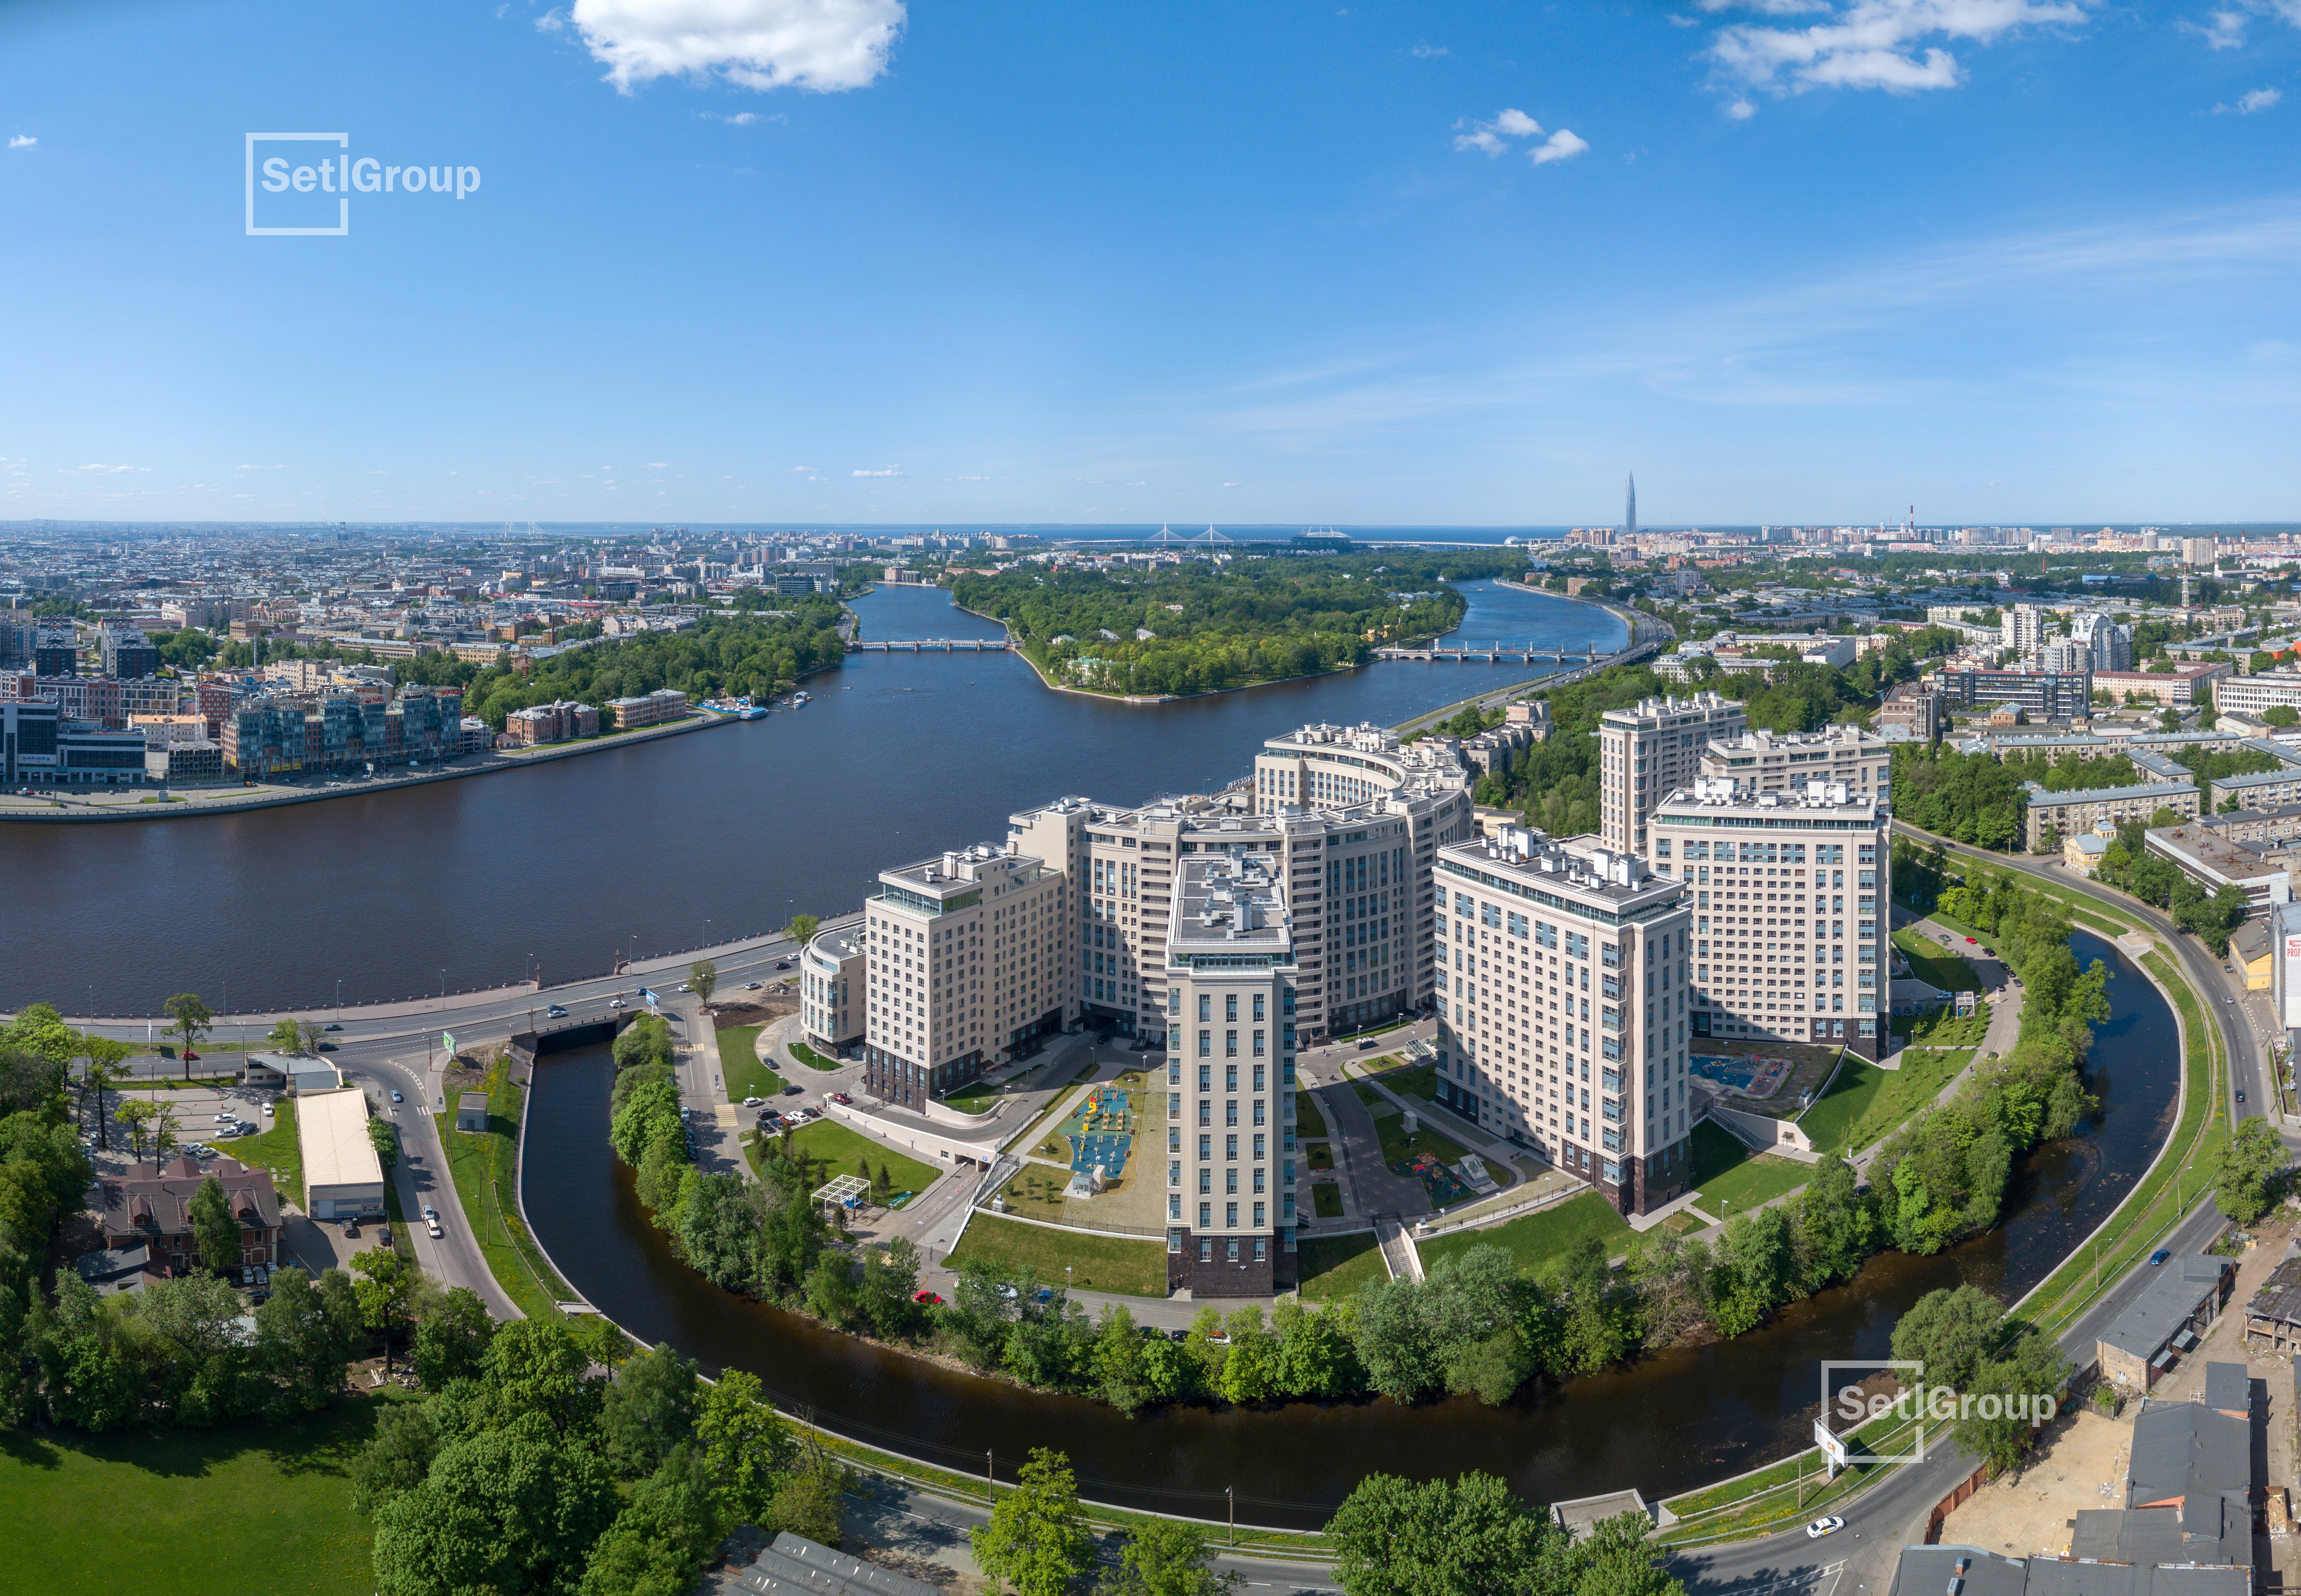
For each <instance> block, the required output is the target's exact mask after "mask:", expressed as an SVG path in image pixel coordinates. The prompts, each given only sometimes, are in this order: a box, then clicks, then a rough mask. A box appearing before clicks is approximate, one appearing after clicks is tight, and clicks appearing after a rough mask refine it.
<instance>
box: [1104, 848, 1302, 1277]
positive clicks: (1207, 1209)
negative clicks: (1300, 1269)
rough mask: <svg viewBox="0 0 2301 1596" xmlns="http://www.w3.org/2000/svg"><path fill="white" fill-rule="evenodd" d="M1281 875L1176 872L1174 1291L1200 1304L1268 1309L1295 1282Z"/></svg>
mask: <svg viewBox="0 0 2301 1596" xmlns="http://www.w3.org/2000/svg"><path fill="white" fill-rule="evenodd" d="M1275 863H1276V861H1274V860H1271V859H1269V858H1268V857H1258V856H1243V855H1213V856H1207V855H1201V856H1196V857H1193V858H1189V859H1184V860H1183V861H1182V863H1181V865H1180V866H1179V868H1178V869H1177V871H1176V878H1175V887H1174V898H1175V914H1174V920H1173V923H1172V924H1171V926H1170V927H1169V928H1168V930H1167V940H1166V968H1165V971H1164V976H1165V984H1166V987H1167V1008H1168V1021H1169V1035H1168V1040H1167V1090H1166V1099H1167V1100H1166V1116H1165V1125H1166V1140H1167V1145H1166V1149H1165V1152H1166V1158H1165V1164H1166V1176H1167V1285H1168V1287H1169V1289H1173V1288H1176V1287H1183V1286H1187V1287H1189V1288H1190V1290H1191V1293H1192V1296H1193V1297H1199V1296H1210V1297H1212V1296H1225V1297H1238V1296H1244V1297H1267V1296H1269V1295H1271V1294H1272V1293H1273V1292H1274V1291H1284V1290H1285V1289H1287V1288H1288V1287H1290V1286H1292V1285H1293V1283H1294V1281H1295V1269H1294V1217H1295V1214H1294V1192H1295V1184H1294V1174H1295V1166H1294V1092H1293V1086H1294V1024H1293V1007H1294V986H1293V979H1294V974H1295V964H1294V950H1293V932H1292V929H1291V928H1290V926H1289V925H1288V923H1287V915H1286V904H1285V898H1284V895H1283V894H1282V893H1281V892H1280V890H1279V886H1278V876H1277V872H1276V870H1275V869H1274V868H1273V865H1274V864H1275ZM1147 1151H1148V1149H1142V1151H1138V1153H1137V1157H1142V1156H1143V1153H1144V1152H1147Z"/></svg>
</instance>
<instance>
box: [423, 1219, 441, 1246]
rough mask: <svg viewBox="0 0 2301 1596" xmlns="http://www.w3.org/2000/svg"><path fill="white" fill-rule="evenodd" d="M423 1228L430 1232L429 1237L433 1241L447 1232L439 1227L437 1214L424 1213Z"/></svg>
mask: <svg viewBox="0 0 2301 1596" xmlns="http://www.w3.org/2000/svg"><path fill="white" fill-rule="evenodd" d="M423 1228H424V1229H425V1230H427V1231H430V1232H431V1239H432V1240H433V1241H438V1240H439V1238H440V1237H441V1236H444V1235H446V1234H447V1232H445V1231H443V1230H441V1229H440V1228H439V1216H438V1215H437V1214H426V1215H425V1216H423Z"/></svg>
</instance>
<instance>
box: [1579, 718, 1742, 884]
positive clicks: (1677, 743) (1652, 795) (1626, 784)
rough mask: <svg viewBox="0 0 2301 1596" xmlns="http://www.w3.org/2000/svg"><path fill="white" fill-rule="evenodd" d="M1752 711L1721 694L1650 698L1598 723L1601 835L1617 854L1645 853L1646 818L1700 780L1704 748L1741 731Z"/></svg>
mask: <svg viewBox="0 0 2301 1596" xmlns="http://www.w3.org/2000/svg"><path fill="white" fill-rule="evenodd" d="M1748 724H1749V717H1748V716H1747V715H1746V714H1744V713H1743V709H1742V706H1740V705H1739V704H1736V703H1732V702H1730V701H1728V700H1727V699H1725V698H1719V696H1718V695H1717V694H1716V693H1696V694H1694V695H1693V696H1692V697H1690V698H1648V699H1645V700H1644V702H1642V703H1640V704H1638V705H1636V706H1635V707H1633V708H1629V709H1610V710H1608V711H1607V712H1606V713H1605V714H1604V715H1602V717H1600V719H1599V722H1598V742H1599V774H1598V796H1599V805H1598V834H1599V835H1600V836H1601V837H1602V838H1603V839H1604V840H1605V843H1606V846H1607V847H1608V848H1611V849H1612V850H1613V851H1615V852H1616V853H1625V854H1643V853H1644V852H1645V848H1646V816H1647V815H1649V814H1651V813H1652V812H1653V806H1655V805H1656V804H1658V803H1660V802H1661V800H1662V799H1664V798H1668V797H1669V795H1670V794H1671V793H1672V792H1674V791H1676V790H1678V788H1680V787H1683V786H1685V785H1686V783H1687V782H1689V781H1693V780H1694V776H1695V774H1696V773H1697V771H1698V766H1699V762H1700V760H1701V757H1702V753H1703V749H1704V748H1708V747H1709V746H1710V744H1711V742H1712V741H1714V740H1718V739H1720V738H1731V737H1737V736H1739V735H1740V734H1741V732H1742V730H1743V728H1744V727H1745V726H1746V725H1748Z"/></svg>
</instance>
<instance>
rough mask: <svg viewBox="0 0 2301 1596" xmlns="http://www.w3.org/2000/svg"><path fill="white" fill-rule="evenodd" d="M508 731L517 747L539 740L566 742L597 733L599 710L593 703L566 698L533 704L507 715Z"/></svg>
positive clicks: (505, 724)
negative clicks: (581, 702)
mask: <svg viewBox="0 0 2301 1596" xmlns="http://www.w3.org/2000/svg"><path fill="white" fill-rule="evenodd" d="M504 732H505V735H506V736H508V737H509V738H510V739H511V740H512V743H513V745H514V746H515V747H518V748H532V747H534V746H535V745H536V744H538V743H547V742H565V741H567V740H569V739H570V738H575V737H597V736H598V734H599V712H598V709H596V708H594V707H593V706H590V705H589V704H577V703H574V702H573V701H572V700H565V699H555V700H554V701H552V702H551V703H549V704H531V705H530V706H528V707H526V708H525V709H515V710H513V711H512V712H511V713H510V714H507V715H506V716H505V717H504Z"/></svg>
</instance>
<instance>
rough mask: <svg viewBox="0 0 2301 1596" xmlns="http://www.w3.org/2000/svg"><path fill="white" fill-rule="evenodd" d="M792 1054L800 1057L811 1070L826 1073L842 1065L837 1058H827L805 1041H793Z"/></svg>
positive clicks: (802, 1062) (800, 1060)
mask: <svg viewBox="0 0 2301 1596" xmlns="http://www.w3.org/2000/svg"><path fill="white" fill-rule="evenodd" d="M791 1057H793V1058H796V1059H798V1060H799V1062H800V1063H801V1064H803V1065H807V1068H809V1069H811V1070H822V1071H824V1073H825V1074H828V1073H830V1072H831V1071H833V1070H835V1069H838V1068H839V1067H841V1066H840V1064H839V1061H838V1060H837V1059H835V1058H825V1057H824V1056H823V1055H822V1054H820V1053H818V1052H816V1050H815V1049H813V1048H810V1047H808V1046H807V1044H806V1043H805V1042H792V1043H791Z"/></svg>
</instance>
